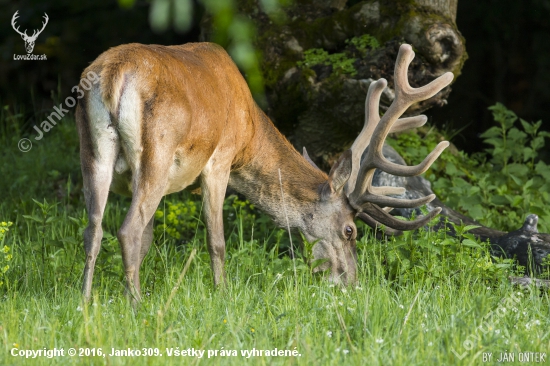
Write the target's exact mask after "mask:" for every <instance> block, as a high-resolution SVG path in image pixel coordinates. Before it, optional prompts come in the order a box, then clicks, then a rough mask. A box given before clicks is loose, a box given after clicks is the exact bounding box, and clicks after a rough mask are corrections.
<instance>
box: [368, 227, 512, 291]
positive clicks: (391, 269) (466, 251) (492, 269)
mask: <svg viewBox="0 0 550 366" xmlns="http://www.w3.org/2000/svg"><path fill="white" fill-rule="evenodd" d="M435 222H437V219H436V220H434V221H433V223H435ZM451 225H452V224H451ZM453 226H454V228H455V231H456V233H457V236H456V237H452V236H448V235H447V232H446V231H445V230H439V231H433V230H432V229H431V228H428V229H424V228H422V229H420V230H418V231H417V232H411V231H406V232H404V233H403V235H402V236H398V237H389V238H388V239H387V241H386V243H385V245H376V246H372V245H370V246H366V245H364V244H363V243H365V242H366V241H368V237H369V236H373V235H374V233H373V230H372V229H370V228H368V227H367V231H368V232H370V235H369V234H367V235H366V236H365V237H364V238H363V239H361V242H360V247H363V250H367V252H368V253H369V256H374V257H378V258H379V262H380V264H381V266H382V268H381V271H382V272H383V273H384V274H385V277H386V278H388V279H390V280H395V281H398V282H399V283H407V282H409V281H410V282H415V281H421V280H426V279H428V278H431V279H434V280H435V281H436V282H437V281H441V280H444V279H446V280H447V279H448V280H451V281H457V282H464V281H466V282H469V281H470V279H471V280H474V279H475V280H476V281H480V280H481V281H484V282H487V283H489V282H494V281H498V280H502V279H505V278H507V276H508V275H509V274H510V273H511V270H512V265H513V261H512V260H511V259H502V258H498V257H494V256H492V255H491V247H490V244H489V243H487V242H485V243H484V242H480V241H479V239H477V238H476V237H475V236H474V235H473V234H471V233H468V231H469V230H472V229H474V228H476V227H477V226H473V225H469V226H458V225H453ZM449 276H451V277H449Z"/></svg>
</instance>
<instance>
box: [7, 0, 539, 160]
mask: <svg viewBox="0 0 550 366" xmlns="http://www.w3.org/2000/svg"><path fill="white" fill-rule="evenodd" d="M195 5H196V6H195V12H194V19H193V24H192V26H191V28H190V30H189V31H188V32H186V33H178V32H176V31H174V30H173V29H168V30H167V31H165V32H163V33H155V32H153V31H152V30H151V26H150V23H149V6H150V4H149V2H147V1H136V2H135V3H134V6H133V7H131V8H124V7H122V6H121V5H120V4H119V3H118V2H116V1H113V0H94V1H71V0H56V1H53V0H51V1H47V0H46V1H38V0H29V1H0V104H1V105H2V106H8V105H9V106H10V108H13V110H15V111H17V112H18V113H23V114H24V115H25V121H26V122H25V125H24V126H22V128H23V129H28V130H29V131H30V130H31V129H32V126H33V125H34V124H36V123H38V122H40V121H35V120H34V118H35V116H36V115H38V113H37V112H41V111H44V110H48V109H50V108H51V107H52V105H53V100H54V99H55V98H56V97H57V96H60V97H63V98H64V97H66V96H68V95H69V94H70V89H71V87H72V86H73V85H75V84H76V83H77V82H78V80H79V75H80V72H81V71H82V70H83V69H84V68H85V67H86V66H87V65H88V64H89V63H90V62H92V61H93V60H94V59H95V58H96V57H97V56H98V55H99V54H100V53H101V52H103V51H105V50H107V49H108V48H109V47H113V46H117V45H120V44H124V43H131V42H139V43H157V44H164V45H169V44H181V43H185V42H193V41H197V40H198V37H199V33H200V28H199V23H200V18H201V16H202V12H203V11H202V9H201V8H200V6H199V5H198V4H195ZM16 10H19V13H20V18H19V19H18V24H20V25H21V30H23V29H25V28H28V29H33V28H40V26H41V22H42V15H43V14H44V13H45V12H46V13H47V14H48V16H49V18H50V19H49V23H48V25H47V27H46V28H45V30H44V31H43V33H42V34H41V35H40V36H39V37H38V40H37V43H36V46H35V49H34V52H33V53H34V54H46V55H47V58H48V60H47V61H14V60H13V55H14V54H25V50H24V43H23V41H22V39H21V37H20V36H19V35H18V34H17V33H16V32H14V30H13V29H12V27H11V17H12V16H13V14H14V13H15V11H16ZM549 15H550V1H548V0H485V1H479V0H459V2H458V15H457V23H458V28H459V30H460V31H461V32H462V34H463V35H464V37H465V38H466V49H467V52H468V54H469V59H468V60H467V62H466V64H465V66H464V68H463V70H462V75H461V76H460V77H459V78H458V79H457V81H456V83H455V84H454V85H453V92H452V93H451V96H450V98H449V100H448V101H449V103H448V105H447V106H445V107H442V108H436V109H432V110H430V111H428V113H427V114H428V115H429V117H430V118H431V120H432V122H433V123H435V124H436V125H437V126H439V127H440V128H442V129H445V130H447V131H457V130H461V132H460V133H459V134H458V135H457V136H456V137H455V138H454V140H453V142H454V143H455V144H456V145H457V146H458V147H459V148H460V149H463V150H466V151H468V152H474V151H479V150H481V149H482V148H483V146H482V143H481V139H480V138H479V137H478V135H479V133H480V132H481V131H485V130H486V129H487V128H489V127H490V126H491V125H493V123H494V122H493V119H492V116H491V113H490V111H488V110H487V107H488V106H490V105H493V104H494V103H495V102H501V103H503V104H504V105H506V106H507V107H508V108H510V109H511V110H513V111H514V112H515V113H516V114H517V115H518V116H519V117H521V118H523V119H525V120H528V121H537V120H540V119H542V120H543V121H544V123H543V128H544V129H547V130H548V129H549V127H548V126H549V122H548V118H547V115H548V112H549V111H550V103H549V101H550V52H549V51H548V48H547V45H546V44H547V42H548V41H549V40H550V22H548V17H549ZM28 33H32V31H29V32H28Z"/></svg>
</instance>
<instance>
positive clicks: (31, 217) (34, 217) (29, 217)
mask: <svg viewBox="0 0 550 366" xmlns="http://www.w3.org/2000/svg"><path fill="white" fill-rule="evenodd" d="M23 217H24V218H26V219H27V220H32V221H36V222H39V223H42V218H41V217H38V216H34V215H32V216H31V215H23Z"/></svg>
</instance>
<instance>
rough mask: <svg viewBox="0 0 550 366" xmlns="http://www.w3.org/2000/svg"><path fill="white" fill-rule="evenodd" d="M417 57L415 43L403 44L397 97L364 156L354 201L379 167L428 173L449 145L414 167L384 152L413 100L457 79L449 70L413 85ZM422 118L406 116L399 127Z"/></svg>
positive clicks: (396, 171) (396, 172) (409, 173)
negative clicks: (412, 71) (413, 64)
mask: <svg viewBox="0 0 550 366" xmlns="http://www.w3.org/2000/svg"><path fill="white" fill-rule="evenodd" d="M413 58H414V52H413V50H412V47H411V46H410V45H407V44H403V45H401V47H400V48H399V54H398V56H397V62H396V66H395V75H394V82H395V99H394V101H393V102H392V104H391V105H390V107H389V108H388V110H387V111H386V113H385V114H384V116H383V117H382V118H381V120H380V122H379V123H378V125H377V126H376V128H375V130H374V134H373V136H372V139H371V146H370V148H369V149H368V152H367V156H366V158H365V159H364V162H363V164H362V165H361V167H360V171H359V174H358V176H360V177H361V179H360V184H356V186H355V190H354V191H353V193H352V194H351V197H350V199H351V200H352V201H354V202H358V200H359V198H360V197H361V196H362V195H363V194H364V193H365V191H367V190H371V189H369V188H371V187H370V185H371V179H372V172H371V171H373V170H374V169H376V168H378V169H381V170H383V171H385V172H387V173H389V174H393V175H398V176H414V175H419V174H422V173H424V172H425V171H426V170H427V169H428V168H429V167H430V165H431V164H432V163H433V162H434V161H435V160H436V159H437V158H438V157H439V155H440V154H441V153H442V152H443V150H444V149H445V148H446V147H447V146H448V145H449V143H448V142H447V141H444V142H441V143H439V144H438V145H437V147H436V148H435V149H434V150H433V151H432V152H431V153H430V154H429V155H428V156H427V157H426V158H425V159H424V161H423V162H422V163H420V164H418V165H416V166H412V167H409V166H403V165H398V164H394V163H391V162H389V161H388V160H387V159H386V158H384V156H383V154H382V147H383V145H384V141H385V139H386V136H387V135H388V133H389V132H390V131H391V130H392V127H393V125H394V123H396V121H397V120H398V117H399V116H400V115H401V114H403V113H404V112H405V111H406V110H407V108H409V106H410V105H411V104H413V103H414V102H417V101H421V100H424V99H427V98H430V97H432V96H433V95H435V94H436V93H437V92H439V90H441V89H442V88H444V87H445V86H446V85H448V84H449V83H450V82H451V81H452V79H453V74H452V73H450V72H448V73H445V74H443V75H442V76H440V77H439V78H437V79H435V80H434V81H432V82H431V83H429V84H428V85H426V86H423V87H421V88H416V89H415V88H412V87H411V86H410V85H409V82H408V77H407V70H408V67H409V65H410V63H411V61H412V59H413ZM422 122H425V117H424V116H418V117H416V118H408V119H402V120H401V121H400V123H399V124H398V125H396V127H395V130H402V129H404V128H407V126H411V125H412V126H417V125H420V124H421V123H422ZM372 188H374V187H372ZM371 191H372V190H371Z"/></svg>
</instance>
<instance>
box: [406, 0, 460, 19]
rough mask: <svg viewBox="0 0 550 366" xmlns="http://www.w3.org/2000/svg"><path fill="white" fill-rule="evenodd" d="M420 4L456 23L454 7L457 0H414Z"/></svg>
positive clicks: (456, 4)
mask: <svg viewBox="0 0 550 366" xmlns="http://www.w3.org/2000/svg"><path fill="white" fill-rule="evenodd" d="M416 3H417V4H418V5H420V6H425V7H428V8H431V9H433V10H434V11H437V12H439V13H441V14H443V15H444V16H446V17H448V18H450V19H452V20H453V23H456V8H457V6H458V0H416Z"/></svg>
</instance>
